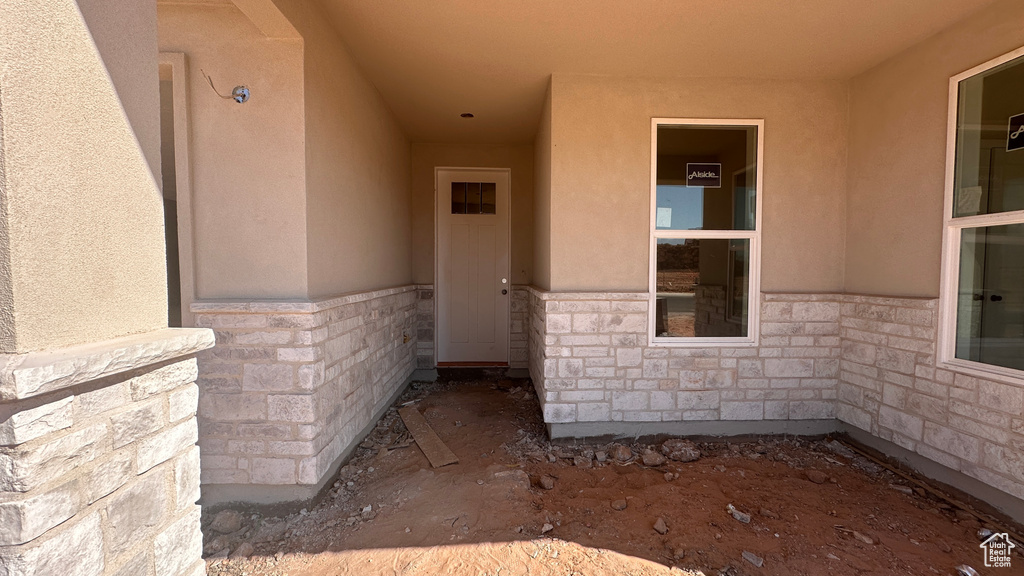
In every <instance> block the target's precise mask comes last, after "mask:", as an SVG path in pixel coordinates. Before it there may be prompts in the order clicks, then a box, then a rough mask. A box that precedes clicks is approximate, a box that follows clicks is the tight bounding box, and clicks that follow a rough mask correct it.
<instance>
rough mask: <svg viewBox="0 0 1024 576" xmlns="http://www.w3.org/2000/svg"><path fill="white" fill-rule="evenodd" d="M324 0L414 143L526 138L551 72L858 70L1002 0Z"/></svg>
mask: <svg viewBox="0 0 1024 576" xmlns="http://www.w3.org/2000/svg"><path fill="white" fill-rule="evenodd" d="M320 1H321V2H322V3H323V4H324V6H325V8H326V9H327V12H328V13H329V15H330V18H331V20H332V21H333V22H334V24H335V26H336V28H337V29H338V31H339V32H340V33H341V35H342V38H343V39H344V40H345V42H346V43H347V45H348V46H349V48H350V50H351V51H352V54H353V56H354V57H355V58H356V60H357V61H358V62H359V64H360V65H361V66H362V68H363V70H364V71H365V73H366V74H367V75H368V76H369V78H370V80H371V81H372V82H373V83H374V84H375V85H376V86H377V87H378V89H379V90H380V91H381V93H382V94H383V96H384V99H385V100H386V101H387V103H388V105H389V106H391V108H392V110H393V111H394V113H395V115H396V116H397V117H398V120H399V122H400V123H401V124H402V126H403V127H404V128H405V130H406V132H407V133H408V135H409V137H410V138H411V139H412V140H413V141H415V142H493V143H522V142H529V141H531V140H532V138H533V135H534V133H535V131H536V127H537V121H538V119H539V116H540V110H541V102H542V99H543V95H544V90H545V87H546V85H547V78H548V76H549V75H550V74H552V73H570V74H571V73H576V74H608V75H620V76H621V75H624V76H655V77H659V76H717V77H760V78H765V77H767V78H838V79H843V78H850V77H852V76H854V75H856V74H858V73H860V72H863V71H864V70H867V69H869V68H870V67H872V66H874V65H875V64H878V63H879V62H881V61H883V60H884V59H885V58H887V57H889V56H891V55H893V54H895V53H897V52H899V51H900V50H903V49H905V48H907V47H909V46H911V45H913V44H914V43H916V42H918V41H920V40H922V39H924V38H926V37H928V36H930V35H932V34H934V33H935V32H938V31H939V30H941V29H943V28H945V27H947V26H949V25H951V24H953V23H954V22H956V21H957V20H959V19H961V18H963V17H964V16H966V15H967V14H970V13H971V12H974V11H976V10H978V9H980V8H981V7H983V6H985V5H987V4H991V3H992V1H993V0H731V1H730V0H632V1H625V0H510V1H500V0H443V1H433V0H372V1H368V0H320ZM461 112H472V113H473V114H475V115H476V118H473V119H471V120H465V119H462V118H460V117H459V114H460V113H461ZM595 121H599V119H595Z"/></svg>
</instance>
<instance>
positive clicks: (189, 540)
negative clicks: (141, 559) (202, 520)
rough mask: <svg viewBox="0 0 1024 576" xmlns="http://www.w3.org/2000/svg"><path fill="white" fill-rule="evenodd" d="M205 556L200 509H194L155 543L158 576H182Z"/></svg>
mask: <svg viewBox="0 0 1024 576" xmlns="http://www.w3.org/2000/svg"><path fill="white" fill-rule="evenodd" d="M202 556H203V533H202V530H201V529H200V526H199V507H198V506H193V507H192V509H191V510H190V511H189V512H188V513H187V514H185V515H184V516H182V517H181V518H180V519H178V520H177V521H175V522H174V523H173V524H171V525H170V526H169V527H167V528H166V529H165V530H164V531H163V532H161V533H160V534H159V535H157V537H156V539H155V540H154V542H153V560H154V564H155V565H156V576H182V575H183V574H190V571H191V569H192V567H193V565H195V564H196V563H197V562H200V560H201V559H202Z"/></svg>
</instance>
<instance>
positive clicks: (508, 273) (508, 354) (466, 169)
mask: <svg viewBox="0 0 1024 576" xmlns="http://www.w3.org/2000/svg"><path fill="white" fill-rule="evenodd" d="M442 170H446V171H453V172H463V173H467V174H472V173H474V172H504V173H505V175H506V176H505V177H506V178H508V196H507V198H506V200H505V209H506V210H507V211H508V228H507V230H506V231H505V232H506V234H507V235H508V237H507V238H506V240H507V242H508V243H507V246H508V259H507V260H506V262H507V269H506V270H505V278H508V299H507V300H506V302H507V305H508V314H507V318H506V320H507V322H506V326H505V329H506V330H507V331H508V338H506V340H505V343H506V347H505V362H504V363H500V362H497V363H496V362H445V365H446V366H453V365H454V366H461V367H471V366H480V367H487V366H508V365H509V362H510V360H511V359H512V169H511V168H484V167H479V166H435V167H434V366H435V367H437V366H440V362H439V361H438V353H439V351H440V350H441V346H440V332H441V331H440V330H439V329H438V327H439V326H440V323H439V322H438V314H439V311H440V308H441V307H440V304H439V303H440V301H441V299H440V286H441V283H440V274H441V265H440V263H441V253H440V250H438V244H439V234H438V231H439V230H440V229H441V226H440V224H441V222H440V220H441V217H440V214H439V204H440V199H439V197H438V196H439V191H438V186H437V179H438V175H439V173H440V172H441V171H442ZM450 202H451V201H450V200H449V203H450Z"/></svg>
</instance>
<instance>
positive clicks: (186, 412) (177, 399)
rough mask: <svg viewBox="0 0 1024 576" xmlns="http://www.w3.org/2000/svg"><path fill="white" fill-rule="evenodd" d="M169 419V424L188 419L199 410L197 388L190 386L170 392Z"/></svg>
mask: <svg viewBox="0 0 1024 576" xmlns="http://www.w3.org/2000/svg"><path fill="white" fill-rule="evenodd" d="M168 399H169V404H170V412H169V418H168V420H170V422H171V423H174V422H177V421H178V420H181V419H183V418H189V417H191V416H192V415H193V414H195V413H196V410H198V409H199V386H197V385H195V384H191V385H189V386H186V387H184V388H180V389H178V390H175V391H174V392H171V394H170V396H169V397H168Z"/></svg>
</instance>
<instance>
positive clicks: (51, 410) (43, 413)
mask: <svg viewBox="0 0 1024 576" xmlns="http://www.w3.org/2000/svg"><path fill="white" fill-rule="evenodd" d="M73 400H74V397H73V396H67V397H65V398H60V399H57V400H54V401H52V402H47V403H46V404H43V405H41V406H36V407H35V408H29V409H24V410H18V409H17V408H15V410H18V411H16V412H14V413H13V414H11V415H10V416H9V417H8V418H7V419H6V420H4V421H2V422H0V445H7V446H11V445H16V444H24V443H25V442H28V441H29V440H33V439H35V438H39V437H41V436H45V435H46V434H49V433H51V432H56V431H58V430H63V429H65V428H70V427H71V424H72V422H73V420H74V419H73V411H72V401H73Z"/></svg>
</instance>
